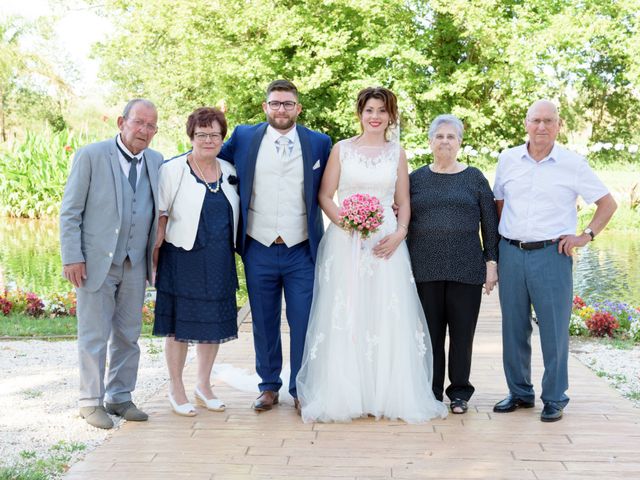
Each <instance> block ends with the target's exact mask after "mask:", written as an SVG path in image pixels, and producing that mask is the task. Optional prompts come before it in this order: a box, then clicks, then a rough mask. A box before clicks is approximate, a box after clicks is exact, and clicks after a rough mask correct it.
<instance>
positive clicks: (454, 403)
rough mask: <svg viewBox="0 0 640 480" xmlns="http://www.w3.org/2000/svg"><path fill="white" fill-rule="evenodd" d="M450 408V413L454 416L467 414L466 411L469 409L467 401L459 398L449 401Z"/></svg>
mask: <svg viewBox="0 0 640 480" xmlns="http://www.w3.org/2000/svg"><path fill="white" fill-rule="evenodd" d="M450 407H451V413H455V414H463V413H467V410H468V409H469V405H467V401H466V400H463V399H461V398H454V399H453V400H451V404H450ZM456 410H457V411H456Z"/></svg>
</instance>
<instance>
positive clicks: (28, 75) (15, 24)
mask: <svg viewBox="0 0 640 480" xmlns="http://www.w3.org/2000/svg"><path fill="white" fill-rule="evenodd" d="M51 32H52V29H51V22H50V19H48V18H45V17H40V18H39V19H38V20H36V21H27V20H25V19H24V18H21V17H17V16H9V17H7V18H4V19H2V20H1V21H0V140H1V141H3V142H5V141H7V138H8V133H9V131H10V129H12V127H13V128H14V129H16V128H17V127H22V128H25V127H31V128H34V127H37V126H40V125H42V124H43V123H44V122H46V123H47V124H48V125H49V126H50V127H51V128H53V130H54V131H61V130H64V129H65V128H66V127H67V122H66V120H65V119H64V116H63V110H64V106H65V104H66V102H67V99H68V97H69V94H70V90H69V87H68V85H67V84H66V82H65V81H64V80H63V79H62V78H61V76H60V75H59V74H58V73H57V71H56V70H57V69H56V67H55V66H54V65H53V63H52V62H51V60H50V59H51V56H52V54H51V52H49V51H48V50H49V48H48V46H47V42H48V40H50V38H51ZM25 40H26V41H25ZM26 45H29V46H30V47H26ZM40 128H41V127H40Z"/></svg>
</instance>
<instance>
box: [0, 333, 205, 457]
mask: <svg viewBox="0 0 640 480" xmlns="http://www.w3.org/2000/svg"><path fill="white" fill-rule="evenodd" d="M163 344H164V342H163V341H162V340H159V339H148V338H144V339H141V340H140V350H141V358H140V371H139V374H138V384H137V388H136V390H135V392H133V401H134V402H136V403H138V404H140V403H143V402H144V401H145V400H147V399H148V398H149V397H151V396H152V395H153V394H155V393H156V392H157V391H158V389H159V388H161V387H163V385H164V384H165V383H166V382H167V380H168V376H167V369H166V366H165V360H164V354H163V348H162V347H163ZM189 352H190V358H192V356H193V354H194V353H193V352H195V349H194V348H190V349H189ZM77 358H78V357H77V350H76V342H75V341H58V342H45V341H39V340H29V341H7V342H0V465H2V466H13V465H16V464H18V463H20V462H21V461H24V459H29V460H30V461H31V460H33V459H47V458H50V457H51V456H52V455H53V452H56V450H55V447H54V446H55V445H57V444H58V445H63V446H64V449H65V450H67V451H69V450H75V448H73V447H72V446H73V445H77V444H82V445H84V446H85V447H84V448H83V450H82V451H79V452H71V461H70V462H69V463H73V462H74V461H75V460H76V459H77V457H79V456H84V455H85V454H86V453H87V452H88V451H90V450H92V449H94V448H95V447H96V446H98V445H100V444H101V443H102V442H103V441H104V440H105V438H107V437H108V436H109V435H111V433H112V432H113V430H100V429H97V428H94V427H91V426H89V425H88V424H87V423H86V422H84V421H83V420H81V419H80V417H79V415H78V406H77V396H78V393H77V392H78V369H77V362H78V359H77ZM112 418H113V419H114V421H117V422H118V423H117V424H116V425H119V424H121V423H122V420H121V419H120V418H119V417H112ZM116 428H117V427H116ZM59 442H63V443H62V444H60V443H59ZM52 447H54V450H52Z"/></svg>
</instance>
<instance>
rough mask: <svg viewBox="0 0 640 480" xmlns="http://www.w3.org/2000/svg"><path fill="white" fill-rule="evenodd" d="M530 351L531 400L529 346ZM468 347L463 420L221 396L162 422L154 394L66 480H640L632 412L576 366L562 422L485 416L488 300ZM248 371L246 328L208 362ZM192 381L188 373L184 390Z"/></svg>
mask: <svg viewBox="0 0 640 480" xmlns="http://www.w3.org/2000/svg"><path fill="white" fill-rule="evenodd" d="M284 331H285V332H286V328H284ZM283 340H284V343H285V344H288V336H287V334H286V333H285V334H283ZM533 342H534V349H533V350H534V382H535V385H536V387H537V391H538V392H539V385H540V377H541V373H542V372H541V358H540V348H539V342H538V338H537V336H536V337H534V339H533ZM474 348H475V349H474V364H473V369H472V382H473V383H474V385H475V387H476V395H475V396H474V397H473V398H472V400H471V402H470V409H469V412H468V413H467V414H466V415H449V417H448V418H447V419H445V420H436V421H433V422H431V423H428V424H425V425H418V426H417V425H406V424H404V423H402V422H390V421H378V422H376V421H375V420H372V419H362V420H358V421H354V422H352V423H349V424H313V425H309V424H304V423H302V422H301V420H300V418H299V417H298V416H297V415H296V413H295V411H294V410H293V408H292V407H291V406H288V405H280V406H279V407H277V408H276V409H274V410H273V411H271V412H265V413H262V414H256V413H254V411H253V410H252V409H251V408H250V406H251V403H252V401H253V398H254V395H253V394H251V393H246V392H240V391H237V390H234V389H232V388H231V387H229V386H227V385H220V386H217V387H216V392H217V393H218V395H219V396H220V397H221V398H224V400H225V401H226V403H227V410H226V412H224V413H213V412H207V411H205V410H203V409H199V414H198V416H196V417H194V418H185V417H179V416H177V415H175V414H173V413H172V412H171V411H170V409H169V405H168V402H167V400H166V392H165V390H166V388H164V387H163V388H162V389H161V391H160V392H158V393H157V395H155V396H154V397H153V398H152V400H151V401H149V402H148V403H146V404H145V405H144V408H145V410H146V411H147V412H149V413H150V420H149V421H148V422H146V423H132V422H129V423H126V424H125V425H124V426H123V427H122V428H121V429H120V430H118V431H116V432H115V433H114V434H113V436H112V437H111V438H110V439H109V440H108V441H107V442H106V443H104V444H103V445H102V446H100V447H99V448H98V449H97V450H95V451H93V452H91V453H90V454H88V455H87V457H86V458H85V459H84V460H83V461H81V462H79V463H77V464H75V465H74V466H73V467H72V468H71V470H70V471H69V472H68V474H67V475H66V477H65V478H67V479H69V480H71V479H74V480H75V479H92V480H94V479H95V480H102V479H114V480H122V479H124V478H135V479H136V480H144V479H183V478H189V479H207V480H209V479H215V480H218V479H228V480H236V479H237V480H240V479H261V480H262V479H263V480H266V479H283V478H288V479H298V478H300V479H305V480H311V479H352V480H355V479H358V480H365V479H367V480H370V479H371V480H373V479H387V478H420V479H423V478H424V479H427V478H430V479H471V478H475V479H491V480H494V479H517V480H521V479H553V480H563V479H590V478H601V479H618V478H619V479H626V480H631V479H640V410H639V409H635V408H633V407H632V405H631V403H630V402H629V401H627V400H626V399H624V398H623V397H621V396H620V395H619V394H618V393H617V392H616V391H614V390H613V389H612V388H610V387H609V386H608V385H607V384H606V383H605V381H604V380H602V379H600V378H598V377H597V376H596V375H595V374H594V373H593V372H592V371H590V370H589V369H588V368H586V367H585V366H583V365H582V364H580V363H579V362H578V361H577V360H576V359H574V358H571V359H570V364H569V368H570V382H571V388H570V391H569V395H570V396H571V398H572V400H571V403H570V404H569V406H568V407H567V409H566V410H565V416H564V419H563V420H562V421H560V422H557V423H551V424H548V423H542V422H540V420H539V416H540V410H541V404H540V402H539V401H538V403H537V405H536V408H535V409H530V410H521V411H517V412H514V413H511V414H494V413H493V412H492V406H493V404H494V403H495V402H496V401H497V400H500V399H502V398H503V396H504V395H505V393H506V386H505V381H504V375H503V372H502V363H501V355H502V351H501V341H500V311H499V308H498V302H497V295H495V294H493V295H491V296H490V297H484V301H483V305H482V310H481V314H480V321H479V325H478V333H477V335H476V340H475V346H474ZM285 353H286V352H285ZM253 361H254V355H253V347H252V338H251V325H250V317H249V318H248V319H247V320H246V321H245V322H244V323H243V325H242V326H241V333H240V338H239V340H237V341H234V342H230V343H227V344H224V345H223V346H222V347H221V352H220V355H219V358H218V363H230V364H233V365H234V366H236V367H243V368H247V369H250V370H251V369H252V368H253ZM194 381H195V364H194V363H193V362H192V363H191V364H189V365H188V366H187V369H186V372H185V383H186V385H187V389H188V391H191V390H192V386H193V383H194ZM78 421H81V420H78Z"/></svg>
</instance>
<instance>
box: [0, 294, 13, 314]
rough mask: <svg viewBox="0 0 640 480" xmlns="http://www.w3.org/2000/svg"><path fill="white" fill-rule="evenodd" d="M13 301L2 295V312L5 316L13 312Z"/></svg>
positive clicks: (0, 307) (0, 310)
mask: <svg viewBox="0 0 640 480" xmlns="http://www.w3.org/2000/svg"><path fill="white" fill-rule="evenodd" d="M12 308H13V303H12V302H11V300H9V299H8V298H7V297H6V296H0V313H2V314H3V315H4V316H5V317H6V316H7V315H9V314H10V313H11V309H12Z"/></svg>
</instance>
